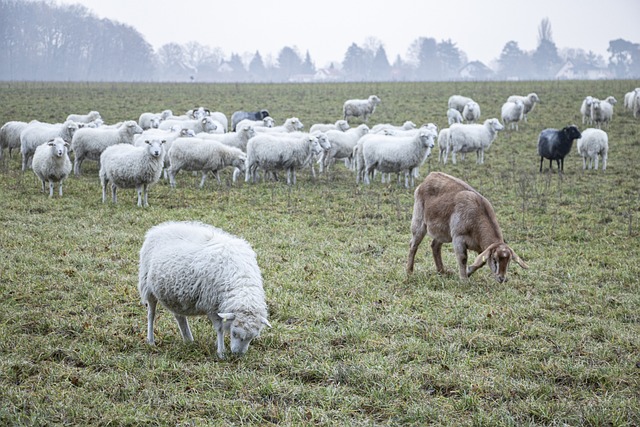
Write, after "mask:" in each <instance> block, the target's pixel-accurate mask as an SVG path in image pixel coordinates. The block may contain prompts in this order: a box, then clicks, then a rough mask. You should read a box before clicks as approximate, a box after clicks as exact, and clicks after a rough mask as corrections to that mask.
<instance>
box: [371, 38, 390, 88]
mask: <svg viewBox="0 0 640 427" xmlns="http://www.w3.org/2000/svg"><path fill="white" fill-rule="evenodd" d="M371 77H372V78H373V79H374V80H388V79H389V78H390V77H391V65H390V64H389V59H387V52H386V51H385V50H384V46H382V45H380V46H379V47H378V49H377V51H376V54H375V56H374V57H373V62H372V63H371Z"/></svg>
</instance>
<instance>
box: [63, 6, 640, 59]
mask: <svg viewBox="0 0 640 427" xmlns="http://www.w3.org/2000/svg"><path fill="white" fill-rule="evenodd" d="M58 4H82V5H84V6H86V7H87V9H89V11H91V12H92V13H93V14H94V15H96V16H97V17H99V18H108V19H111V20H114V21H118V22H121V23H124V24H128V25H130V26H132V27H134V28H135V29H137V30H138V31H139V32H140V34H142V36H143V37H144V38H145V40H146V41H147V42H148V43H150V44H151V45H152V46H153V47H154V49H156V50H157V49H158V48H159V47H161V46H162V45H164V44H166V43H170V42H176V43H179V44H185V43H187V42H190V41H196V42H199V43H201V44H202V45H205V46H211V47H218V48H220V49H221V50H222V52H223V54H224V55H225V57H229V56H230V55H231V54H232V53H237V54H240V55H241V56H244V55H245V54H254V53H255V52H256V51H259V52H260V55H261V56H262V58H263V60H264V61H265V62H267V63H269V59H272V60H273V62H275V59H276V58H277V56H278V53H279V52H280V50H281V49H282V48H283V47H285V46H288V47H292V48H295V49H297V51H298V52H299V53H300V54H301V57H302V59H304V57H305V56H306V53H307V52H309V54H310V56H311V59H312V61H313V62H314V63H315V65H316V67H318V68H320V67H325V66H327V65H328V64H329V63H330V62H332V61H334V62H342V60H343V59H344V55H345V53H346V52H347V49H348V48H349V46H351V44H352V43H356V44H357V45H358V46H360V47H365V46H367V42H368V40H370V39H371V38H374V39H377V40H378V41H379V42H380V43H382V45H383V46H384V48H385V51H386V53H387V58H388V59H389V62H391V63H393V62H394V60H395V59H396V57H397V56H398V55H400V56H401V57H402V58H403V59H407V52H408V50H409V47H410V46H411V44H412V43H413V42H414V41H415V40H417V39H418V38H420V37H429V38H434V39H436V41H437V42H441V41H442V40H448V39H451V41H452V42H454V43H455V44H456V46H457V47H458V48H459V49H460V50H462V51H463V52H464V53H466V55H467V59H468V60H469V61H475V60H478V61H482V62H484V63H485V64H487V65H490V64H491V62H492V61H494V60H496V59H497V58H498V57H499V56H500V52H501V51H502V48H503V47H504V46H505V44H506V43H507V42H509V41H511V40H515V41H516V42H518V45H519V47H520V49H522V50H525V51H532V50H534V49H535V48H536V47H537V45H538V27H539V25H540V22H541V21H542V20H543V19H545V18H548V19H549V22H550V24H551V31H552V39H553V41H554V42H555V44H556V47H557V48H558V49H563V48H580V49H584V50H585V51H593V52H594V53H596V54H598V55H602V56H603V58H604V59H605V60H607V59H608V57H609V54H608V53H607V47H608V46H609V41H610V40H614V39H618V38H622V39H625V40H628V41H631V42H633V43H640V25H638V20H639V18H640V1H639V0H581V1H577V0H452V1H449V0H440V1H438V2H434V1H428V0H391V1H389V0H386V1H383V0H368V1H366V2H364V1H354V0H351V1H336V0H324V1H313V2H307V1H304V0H278V1H273V2H269V1H264V0H260V1H258V0H239V1H225V2H220V1H214V0H188V1H186V2H184V3H182V2H179V1H172V2H159V1H157V0H133V1H132V0H59V1H58Z"/></svg>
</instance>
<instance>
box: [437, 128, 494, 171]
mask: <svg viewBox="0 0 640 427" xmlns="http://www.w3.org/2000/svg"><path fill="white" fill-rule="evenodd" d="M503 129H504V126H502V125H501V124H500V122H499V121H498V119H495V118H493V119H487V120H485V121H484V123H483V124H460V123H456V124H453V125H451V126H450V127H449V140H450V142H449V144H448V145H447V151H446V153H445V155H444V164H447V158H448V156H449V152H451V153H452V154H451V161H452V162H453V164H454V165H455V164H456V153H461V154H462V159H463V160H464V155H465V153H471V152H474V151H475V153H476V155H477V158H476V163H478V164H483V163H484V152H485V151H486V150H488V149H489V147H491V144H492V143H493V141H495V139H496V137H497V136H498V132H499V131H501V130H503Z"/></svg>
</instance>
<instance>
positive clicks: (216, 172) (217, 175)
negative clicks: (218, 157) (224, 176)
mask: <svg viewBox="0 0 640 427" xmlns="http://www.w3.org/2000/svg"><path fill="white" fill-rule="evenodd" d="M214 174H215V176H216V180H217V181H218V185H221V184H222V181H220V174H219V173H218V171H215V172H214Z"/></svg>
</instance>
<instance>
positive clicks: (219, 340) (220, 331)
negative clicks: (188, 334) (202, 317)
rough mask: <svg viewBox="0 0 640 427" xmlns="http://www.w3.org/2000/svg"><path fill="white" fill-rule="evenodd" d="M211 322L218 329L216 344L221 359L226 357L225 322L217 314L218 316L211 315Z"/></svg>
mask: <svg viewBox="0 0 640 427" xmlns="http://www.w3.org/2000/svg"><path fill="white" fill-rule="evenodd" d="M209 319H211V322H212V323H213V328H214V329H215V330H216V346H217V349H216V350H217V354H218V357H219V358H220V359H224V353H225V348H224V327H223V322H222V320H221V319H220V318H218V317H217V316H216V318H214V317H212V316H209Z"/></svg>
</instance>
